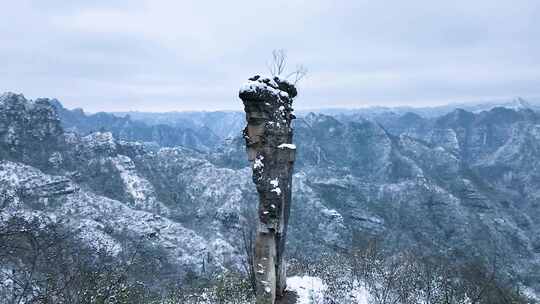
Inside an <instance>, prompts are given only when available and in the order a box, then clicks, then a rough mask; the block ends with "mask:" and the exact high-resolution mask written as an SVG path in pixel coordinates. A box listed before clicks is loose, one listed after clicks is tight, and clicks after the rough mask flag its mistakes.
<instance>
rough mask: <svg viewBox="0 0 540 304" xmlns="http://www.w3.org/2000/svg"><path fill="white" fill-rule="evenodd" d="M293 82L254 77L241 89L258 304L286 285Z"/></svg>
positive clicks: (293, 149) (279, 293)
mask: <svg viewBox="0 0 540 304" xmlns="http://www.w3.org/2000/svg"><path fill="white" fill-rule="evenodd" d="M296 95H297V91H296V88H295V87H294V85H292V84H290V83H288V82H287V81H285V80H281V79H279V78H278V77H274V78H264V77H261V76H254V77H252V78H250V79H249V81H248V82H247V83H246V84H244V85H243V86H242V88H241V89H240V94H239V96H240V98H241V99H242V101H243V103H244V110H245V112H246V120H247V126H246V128H245V129H244V138H245V140H246V148H247V153H248V158H249V160H250V161H251V164H252V169H253V182H254V183H255V185H256V187H257V192H258V193H259V210H258V225H257V234H256V240H255V252H254V265H253V266H254V270H255V277H256V280H257V289H256V294H257V304H262V303H264V304H266V303H272V304H273V303H275V299H276V298H279V297H281V296H282V295H283V292H284V290H285V287H286V273H285V270H286V265H285V259H284V253H285V240H286V235H287V223H288V219H289V212H290V204H291V184H292V173H293V164H294V157H295V152H296V147H295V146H294V145H293V144H292V138H293V129H292V127H291V123H292V120H293V119H294V118H295V116H294V115H293V114H292V111H293V108H292V102H293V98H294V97H295V96H296Z"/></svg>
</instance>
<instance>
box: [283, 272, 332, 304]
mask: <svg viewBox="0 0 540 304" xmlns="http://www.w3.org/2000/svg"><path fill="white" fill-rule="evenodd" d="M287 290H290V291H293V292H295V293H296V294H297V295H298V299H297V300H296V303H297V304H314V303H319V302H322V300H323V299H324V291H325V290H326V285H325V284H324V283H323V281H322V280H321V279H320V278H317V277H310V276H302V277H299V276H294V277H290V278H287Z"/></svg>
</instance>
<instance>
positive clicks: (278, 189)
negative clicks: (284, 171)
mask: <svg viewBox="0 0 540 304" xmlns="http://www.w3.org/2000/svg"><path fill="white" fill-rule="evenodd" d="M270 192H275V193H277V195H281V189H280V188H279V187H277V188H274V189H272V190H270Z"/></svg>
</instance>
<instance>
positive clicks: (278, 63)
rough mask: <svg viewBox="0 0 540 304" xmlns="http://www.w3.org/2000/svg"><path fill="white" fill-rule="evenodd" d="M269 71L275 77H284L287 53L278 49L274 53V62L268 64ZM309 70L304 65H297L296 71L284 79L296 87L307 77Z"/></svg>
mask: <svg viewBox="0 0 540 304" xmlns="http://www.w3.org/2000/svg"><path fill="white" fill-rule="evenodd" d="M267 67H268V70H269V72H270V74H271V75H272V76H273V77H280V76H283V74H284V73H285V71H286V69H287V51H286V50H284V49H276V50H273V51H272V60H271V61H270V62H269V63H267ZM307 72H308V70H307V68H306V67H305V66H304V65H297V66H296V68H295V69H294V71H292V72H290V73H288V74H287V75H286V76H285V77H284V78H285V79H287V80H288V81H290V82H291V83H292V84H294V85H296V84H298V82H300V80H302V79H303V78H304V77H305V76H306V75H307Z"/></svg>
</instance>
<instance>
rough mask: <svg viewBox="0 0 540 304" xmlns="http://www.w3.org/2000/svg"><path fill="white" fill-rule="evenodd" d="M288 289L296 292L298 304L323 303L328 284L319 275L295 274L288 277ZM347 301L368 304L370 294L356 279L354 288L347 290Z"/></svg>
mask: <svg viewBox="0 0 540 304" xmlns="http://www.w3.org/2000/svg"><path fill="white" fill-rule="evenodd" d="M287 290H289V291H292V292H295V293H296V295H297V296H298V298H297V299H296V304H317V303H323V300H324V297H325V294H326V290H327V286H326V284H325V283H324V282H323V280H321V279H320V278H318V277H311V276H294V277H290V278H287ZM345 293H346V294H347V296H346V298H347V299H348V300H347V303H354V304H368V303H370V299H371V298H370V296H369V292H368V290H367V289H366V288H365V287H364V285H363V284H360V283H359V282H357V281H355V282H354V283H353V289H352V290H350V291H348V292H345Z"/></svg>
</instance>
